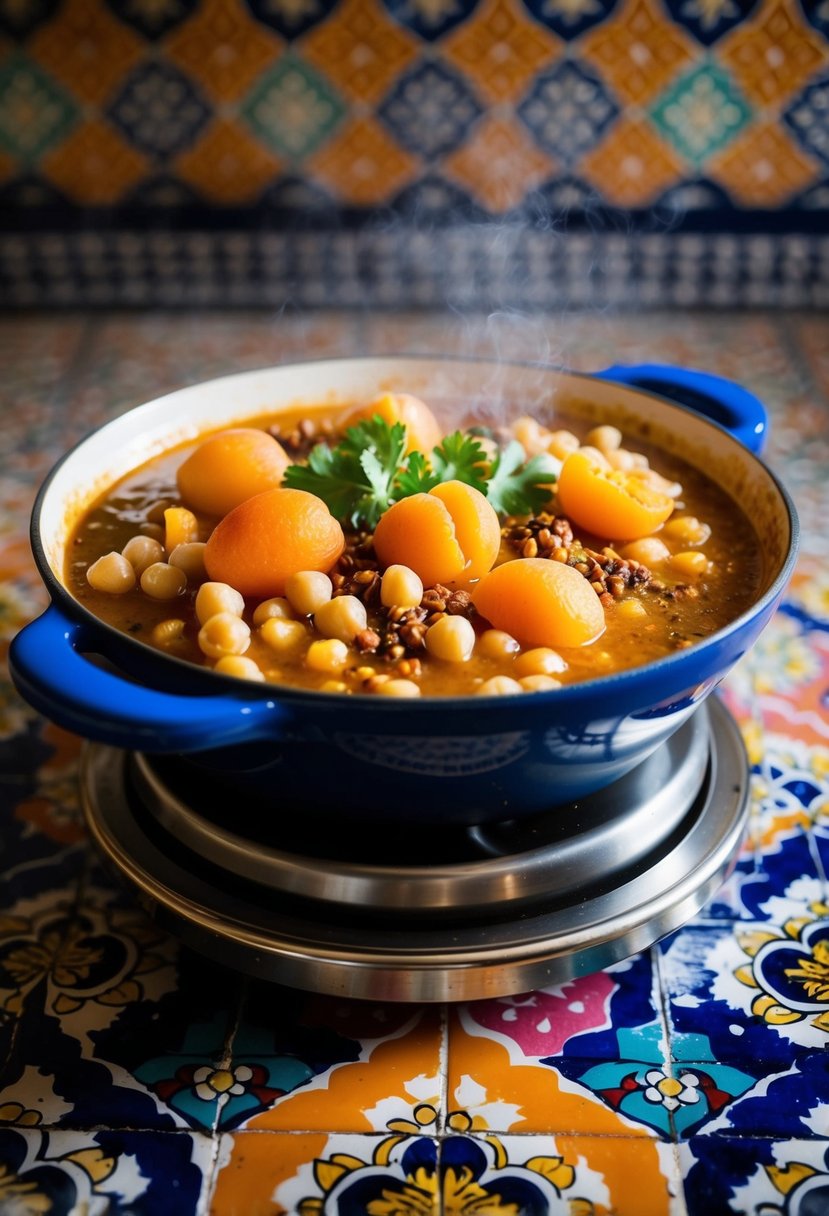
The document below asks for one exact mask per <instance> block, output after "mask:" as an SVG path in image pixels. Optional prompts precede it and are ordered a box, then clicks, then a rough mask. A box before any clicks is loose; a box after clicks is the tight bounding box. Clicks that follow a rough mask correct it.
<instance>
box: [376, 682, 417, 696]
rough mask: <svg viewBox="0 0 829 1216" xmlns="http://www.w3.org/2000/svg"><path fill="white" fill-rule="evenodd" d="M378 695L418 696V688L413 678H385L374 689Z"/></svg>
mask: <svg viewBox="0 0 829 1216" xmlns="http://www.w3.org/2000/svg"><path fill="white" fill-rule="evenodd" d="M376 692H377V695H378V696H380V697H419V696H420V688H419V687H418V685H417V684H415V682H414V680H386V681H384V683H382V684H380V685H379V687H378V688H377V689H376Z"/></svg>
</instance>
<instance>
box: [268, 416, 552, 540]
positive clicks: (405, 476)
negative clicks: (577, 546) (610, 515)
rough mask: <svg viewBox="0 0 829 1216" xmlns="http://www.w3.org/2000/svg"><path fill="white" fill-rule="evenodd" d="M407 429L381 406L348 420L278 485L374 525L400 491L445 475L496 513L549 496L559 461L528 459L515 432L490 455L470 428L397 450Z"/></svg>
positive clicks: (414, 490)
mask: <svg viewBox="0 0 829 1216" xmlns="http://www.w3.org/2000/svg"><path fill="white" fill-rule="evenodd" d="M405 446H406V430H405V427H404V426H403V425H402V423H400V422H395V423H393V424H389V423H388V422H386V421H385V420H384V419H383V418H381V417H380V416H379V414H375V416H374V417H373V418H370V419H367V420H365V421H362V422H359V423H357V424H356V425H355V426H350V427H349V428H348V429H347V431H346V432H345V434H344V436H343V438H342V439H341V440H340V442H339V443H338V444H337V445H336V446H335V447H328V446H327V444H324V443H318V444H316V446H315V447H313V448H312V449H311V452H310V454H309V456H308V463H307V464H305V465H303V464H292V465H289V466H288V468H287V469H286V470H285V476H284V479H283V485H285V486H288V487H289V488H291V489H295V490H308V491H309V492H310V493H311V494H316V495H317V497H318V498H321V499H322V500H323V501H324V502H325V503H326V504H327V506H328V509H329V510H330V511H331V514H332V515H334V516H336V517H337V519H340V520H343V521H346V522H348V523H349V524H351V526H352V527H355V528H359V527H365V528H374V527H376V525H377V521H378V520H379V518H380V516H381V515H382V514H383V512H384V511H385V510H387V509H388V507H390V506H391V505H392V503H394V502H397V501H398V500H399V499H401V498H408V497H409V496H410V495H412V494H421V493H424V492H427V491H429V490H431V489H433V488H434V487H435V486H436V485H439V484H440V483H441V482H444V481H463V482H465V483H466V484H467V485H470V486H474V488H475V489H476V490H480V492H481V493H482V494H485V495H486V496H487V498H488V499H489V501H490V502H491V503H492V505H493V507H494V508H495V510H496V511H497V512H498V514H499V515H528V514H534V513H535V512H536V511H538V510H540V509H541V507H543V505H544V504H545V503H546V501H547V500H548V498H549V497H550V485H551V483H552V482H554V481H555V479H556V475H557V473H558V470H559V468H560V467H561V466H560V463H559V461H557V460H556V459H555V458H554V457H552V456H546V455H543V456H534V457H533V458H532V460H527V459H526V453H525V452H524V449H523V447H522V446H521V444H520V443H518V442H517V441H516V440H513V441H512V442H511V443H509V444H508V445H507V447H506V448H505V449H504V450H503V451H502V452H498V453H497V454H496V455H495V456H494V457H493V458H491V459H490V457H489V456H488V455H487V453H486V452H485V451H484V448H483V447H482V446H481V444H480V442H479V440H478V438H477V437H476V436H475V435H473V434H471V433H470V432H468V431H467V432H464V431H453V433H452V434H451V435H447V436H446V438H445V439H444V440H442V442H441V443H439V444H438V445H437V447H435V448H433V449H432V451H431V452H430V453H429V455H428V456H427V455H426V454H424V453H423V452H410V453H409V455H408V456H405V457H404V455H403V453H404V450H405Z"/></svg>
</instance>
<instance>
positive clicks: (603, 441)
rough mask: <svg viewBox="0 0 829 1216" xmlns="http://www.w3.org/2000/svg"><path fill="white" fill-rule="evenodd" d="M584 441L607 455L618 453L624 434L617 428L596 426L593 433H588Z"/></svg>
mask: <svg viewBox="0 0 829 1216" xmlns="http://www.w3.org/2000/svg"><path fill="white" fill-rule="evenodd" d="M584 441H585V443H589V444H590V445H591V447H594V448H598V449H599V451H600V452H604V453H605V454H607V453H609V452H615V451H618V449H619V448H620V447H621V446H622V432H621V431H620V430H619V428H618V427H617V426H594V427H593V430H592V431H588V433H587V435H586V437H585V440H584Z"/></svg>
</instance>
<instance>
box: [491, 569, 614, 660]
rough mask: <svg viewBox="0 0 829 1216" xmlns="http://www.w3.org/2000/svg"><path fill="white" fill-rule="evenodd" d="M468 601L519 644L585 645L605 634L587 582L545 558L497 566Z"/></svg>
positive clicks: (598, 606) (601, 615)
mask: <svg viewBox="0 0 829 1216" xmlns="http://www.w3.org/2000/svg"><path fill="white" fill-rule="evenodd" d="M472 602H473V603H474V605H475V608H476V609H477V611H478V612H479V613H480V615H481V616H482V617H483V618H484V619H485V620H487V621H489V623H490V624H491V625H493V626H494V628H495V629H504V630H506V631H507V632H508V633H510V634H511V635H512V636H513V637H514V638H517V639H518V641H519V642H520V643H521V644H522V646H552V647H554V648H557V647H559V646H586V645H587V644H588V643H589V642H594V641H595V640H596V638H598V637H599V636H600V635H601V634H602V633H603V632H604V627H605V620H604V609H603V608H602V605H601V603H600V602H599V597H598V596H597V595H596V592H595V591H594V590H593V588H592V587H591V586H590V584H589V583H588V581H587V579H585V578H584V577H583V576H582V575H581V574H579V572H578V570H574V569H573V567H572V566H567V565H565V564H564V563H563V562H556V561H551V560H550V559H549V558H544V557H525V558H516V559H515V560H514V561H511V562H504V563H503V565H501V566H496V567H495V569H494V570H492V571H490V573H489V574H487V575H485V576H484V578H482V579H481V581H480V583H479V584H478V586H477V587H476V588H475V590H474V591H473V592H472Z"/></svg>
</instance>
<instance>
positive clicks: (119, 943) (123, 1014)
mask: <svg viewBox="0 0 829 1216" xmlns="http://www.w3.org/2000/svg"><path fill="white" fill-rule="evenodd" d="M122 239H123V238H122ZM69 248H70V246H69V244H67V243H66V242H64V243H61V241H60V239H59V238H58V237H57V236H56V237H55V238H54V240H53V245H52V248H51V255H50V256H51V259H52V262H53V263H55V264H57V263H59V262H61V260H62V259H65V258H66V256H67V250H68V249H69ZM174 249H175V242H173V243H172V244H169V245H166V246H165V245H163V244H159V256H162V255H164V256H166V257H167V258H168V259H169V258H170V257H171V253H172V251H173V250H174ZM123 252H124V256H125V257H128V256H130V250H129V247H126V248H125V249H124V251H123ZM769 252H772V253H773V252H774V250H773V247H771V246H770V247H769V248H768V249H767V250H766V253H767V254H768V253H769ZM261 253H262V256H267V249H266V248H263V249H262V251H261ZM796 253H797V250H796V248H793V249H790V250H788V252H787V254H786V256H795V255H796ZM271 255H273V250H271ZM729 256H730V255H729V251H728V248H727V247H725V246H723V247H721V248H719V249H718V257H719V262H720V264H721V266H722V267H723V268H725V267H726V265H727V263H728V260H729ZM549 340H550V332H549V324H548V323H547V321H546V320H545V319H543V318H539V319H538V320H537V322H536V323H535V325H533V324H532V323H531V322H530V319H528V318H524V319H522V322H521V324H520V325H516V324H515V319H514V318H510V317H508V316H502V317H501V318H500V319H499V318H498V317H490V318H489V319H482V322H481V325H480V326H478V327H475V326H472V325H471V324H470V321H469V318H468V316H467V317H464V316H457V315H452V314H448V313H413V312H408V313H402V314H396V313H388V314H385V315H383V314H380V313H377V314H375V315H374V316H373V317H367V316H365V315H364V314H357V313H355V311H354V310H349V311H343V312H326V313H324V314H319V315H314V314H309V315H305V316H296V315H294V316H292V315H290V314H286V315H282V316H280V317H278V318H275V317H274V315H273V314H268V313H265V312H264V311H263V310H259V311H253V312H245V313H244V314H239V313H235V314H234V313H232V312H231V313H227V312H225V313H220V312H214V313H206V314H203V316H202V317H201V318H200V320H199V323H198V324H194V323H193V318H192V316H191V315H189V314H187V315H183V316H176V315H175V314H173V315H169V314H168V315H163V316H159V315H157V314H155V313H153V312H149V313H147V314H143V315H137V316H136V315H134V314H133V315H130V316H126V317H125V316H119V315H108V316H104V315H101V314H100V313H98V314H92V315H89V314H83V313H80V312H78V311H73V312H72V313H71V314H51V315H48V316H43V317H39V318H32V317H21V316H17V317H14V316H10V315H7V316H5V317H4V318H2V319H0V363H2V366H3V369H4V374H3V378H2V382H0V451H1V452H2V468H1V469H0V654H2V655H3V656H4V655H5V653H6V650H7V647H8V643H9V640H10V639H11V637H12V636H13V635H14V633H15V632H16V631H17V630H18V628H20V627H21V626H22V625H23V624H24V623H25V622H26V621H27V620H29V619H30V618H31V617H32V616H34V615H35V613H37V612H38V611H39V610H40V609H41V608H42V607H43V606H44V595H43V589H42V587H41V586H40V583H39V580H38V578H37V576H36V575H35V573H34V570H33V568H32V565H31V562H30V559H29V553H28V543H27V540H26V531H27V516H28V512H29V509H30V503H31V499H32V494H33V492H34V489H35V486H36V484H37V483H38V482H39V481H40V480H41V478H42V477H43V476H44V475H45V474H46V472H47V470H48V468H49V466H50V465H51V463H52V462H53V461H55V460H57V459H58V458H59V457H60V456H61V455H62V454H63V452H65V451H66V450H67V449H68V448H69V447H70V446H71V445H72V444H73V443H74V442H75V441H76V440H77V438H78V437H79V436H80V435H82V434H83V433H85V432H86V431H88V430H89V429H90V428H91V427H93V426H98V425H100V424H102V423H104V422H106V421H107V420H108V419H110V418H111V417H114V416H116V415H118V414H119V413H121V412H122V411H123V410H124V409H126V408H129V407H130V406H132V405H134V404H135V403H136V402H137V401H139V400H141V399H144V398H147V397H150V396H155V395H160V394H161V393H164V392H167V391H169V390H171V389H172V388H174V387H176V386H178V385H180V384H182V383H187V382H193V381H194V380H196V379H199V378H204V377H208V376H214V375H221V374H224V373H225V372H228V371H231V370H235V371H239V370H243V369H246V368H255V367H262V366H264V365H267V364H271V363H276V362H280V361H282V360H286V361H290V360H295V359H301V358H303V357H308V356H309V355H317V356H320V357H325V356H332V357H337V356H338V355H343V354H348V353H350V352H352V351H354V350H355V349H358V348H359V349H360V350H361V351H387V350H396V351H400V352H401V353H406V352H407V351H408V352H411V353H417V352H418V351H423V350H431V351H434V352H436V353H439V352H440V351H441V350H445V351H447V352H451V351H455V352H456V351H457V350H458V349H459V346H460V344H461V342H462V341H463V342H464V343H465V346H464V349H465V350H466V351H467V352H468V353H469V354H473V355H474V354H479V355H486V354H492V353H493V349H495V348H498V347H500V348H502V349H503V347H504V346H505V345H506V344H507V342H508V343H509V345H510V350H511V353H512V354H513V355H514V356H515V357H516V358H519V359H533V358H536V359H537V358H538V357H539V356H540V352H541V347H542V344H543V343H545V342H547V343H549ZM555 340H556V342H557V343H558V344H559V348H560V349H562V350H566V351H567V353H568V361H569V362H570V363H571V365H572V366H574V367H575V368H577V369H580V370H590V369H595V368H597V367H599V366H602V365H605V364H606V363H607V357H608V356H607V352H608V350H612V351H613V353H614V358H617V359H619V360H620V361H623V362H641V361H644V360H646V359H651V360H654V361H658V362H667V363H675V364H682V363H690V362H691V361H693V362H695V363H696V364H697V365H698V366H701V367H704V368H707V369H709V370H711V371H713V372H716V373H719V374H721V375H726V376H731V377H732V378H733V377H735V376H736V377H739V378H741V379H743V380H744V381H745V383H746V386H747V387H748V388H749V389H751V390H752V391H754V392H757V393H759V394H760V395H761V396H762V398H763V400H764V402H765V404H766V407H767V409H768V411H769V415H770V435H771V438H770V441H769V445H768V448H767V451H766V454H765V455H766V459H767V460H768V462H769V463H770V465H771V467H772V468H773V469H774V471H775V472H776V473H777V474H778V476H780V477H781V479H782V480H783V481H784V482H785V483H786V484H787V486H788V488H789V489H790V491H791V493H792V494H793V496H794V498H795V501H796V505H797V508H798V511H799V513H800V517H801V522H802V527H803V543H802V549H801V555H800V559H799V563H798V567H797V570H796V573H795V576H794V579H793V581H792V584H791V586H790V588H789V590H788V592H787V594H786V597H785V600H784V603H783V606H782V608H781V610H780V611H779V612H778V613H777V615H776V616H775V617H774V618H773V620H772V621H771V623H770V624H769V626H768V628H767V630H766V631H765V632H764V633H763V635H762V637H761V639H760V641H759V642H758V644H757V645H756V646H755V648H754V649H753V650H752V651H751V652H750V654H749V655H747V656H746V657H745V658H744V659H743V660H742V661H741V663H740V664H739V665H738V666H737V668H736V669H735V670H734V671H733V673H732V674H731V675H730V676H729V678H728V680H727V682H726V688H725V690H724V694H723V695H724V696H725V698H726V700H727V703H728V706H729V708H730V710H731V712H732V713H733V714H734V716H735V718H736V719H737V721H738V723H739V725H740V727H741V730H742V734H743V738H744V741H745V744H746V748H747V751H748V756H749V761H750V764H751V809H750V816H751V818H750V830H749V834H748V839H747V841H746V843H745V846H744V848H743V849H742V851H741V853H740V855H739V857H738V860H737V864H736V867H735V869H734V871H733V873H732V875H731V876H730V878H729V879H728V880H727V882H726V883H725V885H724V886H723V887H722V888H721V890H720V891H718V892H717V893H716V894H715V895H714V897H713V898H712V900H711V901H710V903H709V904H708V905H707V906H706V907H705V908H704V909H703V910H702V911H701V913H700V914H699V915H698V916H697V917H696V918H695V919H694V920H692V921H691V922H690V923H688V924H686V925H685V926H684V927H683V928H681V929H680V930H678V931H677V932H675V933H673V934H672V935H671V936H669V937H668V938H667V939H665V940H664V941H662V942H661V943H659V944H657V945H656V946H654V947H652V948H651V949H649V950H645V951H643V952H642V953H640V954H637V955H635V956H634V957H632V958H630V959H627V960H625V961H623V962H620V963H616V964H614V965H613V966H610V967H608V968H606V969H605V970H603V971H599V972H596V973H595V974H592V975H582V976H579V977H577V978H575V979H573V980H571V981H570V982H568V983H565V984H561V985H556V986H548V987H545V988H541V989H538V990H536V991H533V992H526V993H522V994H519V995H515V996H511V997H502V998H498V997H492V998H489V999H485V1000H480V1001H476V1002H467V1003H460V1004H456V1005H452V1006H441V1005H404V1004H395V1003H393V1002H388V1001H348V1000H346V999H344V998H339V997H321V996H314V995H311V994H307V993H302V992H298V991H293V990H290V989H288V988H281V987H278V986H275V985H268V984H266V983H263V982H260V981H258V980H254V979H251V980H245V979H243V978H242V977H240V976H236V975H234V974H232V973H230V972H227V971H225V970H223V969H221V968H220V967H218V966H217V965H216V964H215V963H213V962H210V961H209V960H207V959H204V958H201V957H199V956H196V955H194V954H191V953H190V952H189V951H187V950H186V949H184V948H183V947H182V946H180V945H179V944H178V943H177V942H176V941H174V940H173V939H172V938H170V937H169V936H168V935H167V934H166V933H165V932H164V931H163V930H162V929H160V928H159V927H158V926H157V925H156V924H155V923H154V922H153V921H152V920H151V919H150V918H148V917H147V916H146V915H145V913H144V912H143V910H142V909H141V907H140V906H139V904H138V902H137V900H135V899H134V898H133V897H131V896H130V895H128V894H127V893H126V891H123V890H121V889H120V888H118V887H116V886H115V885H114V883H113V881H112V880H111V878H110V877H109V876H108V875H106V874H104V873H103V872H102V871H101V870H100V868H99V865H98V863H97V860H96V857H95V854H94V852H93V850H92V849H91V847H90V844H89V841H88V840H87V839H86V835H85V828H84V822H83V817H82V815H81V813H80V808H79V803H78V790H77V765H78V756H79V741H78V740H77V739H76V738H74V737H73V736H71V735H68V734H66V733H64V732H62V731H60V730H58V729H57V728H55V727H53V726H50V725H49V724H48V723H46V722H44V721H43V720H42V719H40V718H38V717H37V716H36V715H35V714H34V713H33V711H31V710H30V709H29V708H28V707H27V705H26V704H25V703H24V702H23V701H22V700H20V698H19V697H18V696H17V694H16V693H15V692H14V691H13V689H12V687H11V685H10V684H9V682H8V680H7V677H6V674H5V670H2V671H0V879H2V883H0V888H1V889H2V908H1V909H0V912H2V915H0V1209H2V1210H3V1211H4V1212H5V1211H8V1212H9V1213H11V1212H15V1213H17V1212H20V1213H23V1212H26V1213H56V1214H60V1216H69V1214H70V1213H75V1212H81V1211H86V1212H89V1213H93V1214H94V1213H103V1212H107V1213H111V1214H112V1216H207V1213H209V1214H210V1216H239V1214H240V1213H245V1214H248V1213H251V1214H253V1213H259V1212H262V1213H264V1212H273V1213H277V1212H282V1213H291V1214H297V1216H312V1214H314V1213H322V1212H340V1213H346V1212H348V1213H351V1212H353V1213H361V1214H362V1213H377V1214H378V1216H382V1214H389V1216H390V1214H391V1213H400V1214H401V1216H403V1214H406V1216H409V1214H411V1213H418V1216H442V1214H443V1213H446V1214H449V1213H452V1214H457V1216H464V1214H466V1213H469V1214H471V1213H481V1216H483V1214H484V1213H486V1214H487V1216H506V1214H507V1213H509V1214H513V1213H518V1212H520V1213H526V1214H528V1216H557V1214H559V1213H561V1214H564V1213H567V1214H568V1216H591V1214H594V1216H598V1214H599V1213H608V1212H616V1213H619V1216H673V1214H674V1213H679V1212H683V1213H687V1214H688V1216H741V1214H742V1216H744V1214H745V1213H747V1212H751V1213H756V1214H757V1216H760V1213H762V1214H763V1216H766V1214H768V1216H782V1214H784V1213H785V1214H786V1216H807V1214H808V1216H812V1214H814V1216H818V1214H822V1213H823V1212H825V1211H826V1210H827V1202H829V1000H827V983H829V962H828V961H827V960H828V959H829V946H828V943H829V884H828V883H827V875H829V724H828V723H827V716H826V689H827V687H828V686H829V561H827V559H828V558H829V546H828V545H827V537H826V527H825V521H826V512H827V507H829V498H828V497H827V486H826V478H825V469H826V467H827V464H828V463H829V436H828V435H827V430H826V426H825V418H826V411H827V409H829V323H827V312H826V310H824V312H823V313H822V314H820V313H817V312H816V313H813V314H806V313H802V314H799V315H798V317H797V318H796V321H790V320H789V319H788V318H785V317H781V316H780V314H770V313H764V312H759V311H755V312H753V313H742V314H740V313H735V312H733V311H729V310H727V309H726V310H723V311H721V312H720V313H719V314H717V315H716V316H712V315H706V314H701V313H698V312H697V313H695V312H690V313H689V312H685V311H683V312H681V313H673V314H672V313H670V312H665V311H662V312H660V313H655V314H652V315H649V316H644V317H643V316H637V315H636V314H635V313H633V312H631V311H630V310H628V311H626V312H619V313H617V314H615V315H604V316H597V315H589V316H587V315H572V316H570V317H569V318H568V317H566V316H565V317H557V318H556V331H555Z"/></svg>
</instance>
